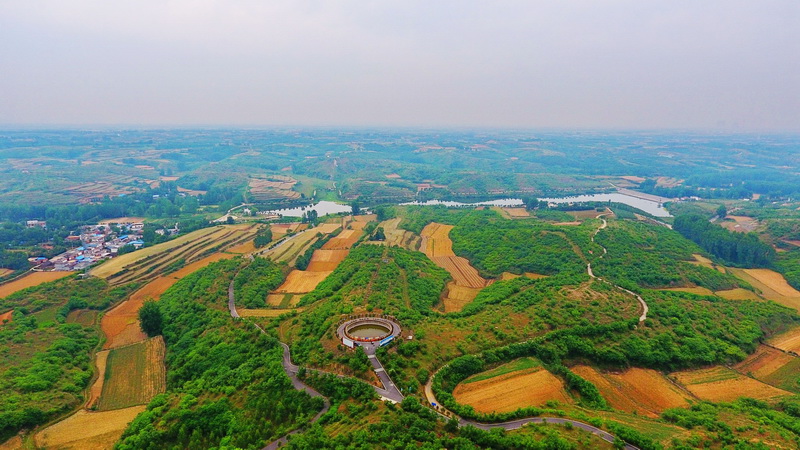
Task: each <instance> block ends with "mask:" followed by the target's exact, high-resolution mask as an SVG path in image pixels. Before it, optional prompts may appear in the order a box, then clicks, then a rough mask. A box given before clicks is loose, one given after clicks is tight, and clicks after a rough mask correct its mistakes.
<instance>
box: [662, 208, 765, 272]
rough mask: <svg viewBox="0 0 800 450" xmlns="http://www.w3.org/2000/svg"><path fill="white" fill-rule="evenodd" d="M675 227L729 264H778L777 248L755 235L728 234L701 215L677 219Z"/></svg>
mask: <svg viewBox="0 0 800 450" xmlns="http://www.w3.org/2000/svg"><path fill="white" fill-rule="evenodd" d="M673 227H674V229H675V230H676V231H677V232H679V233H681V234H682V235H684V236H685V237H686V238H688V239H691V240H692V241H694V242H696V243H697V245H699V246H700V247H702V248H703V249H704V250H706V251H707V252H709V253H711V254H712V255H714V256H716V257H718V258H720V259H722V260H723V261H725V262H726V263H727V264H731V265H737V266H745V267H771V266H772V265H773V263H774V261H775V249H773V248H772V247H770V246H769V245H767V244H765V243H763V242H761V241H760V240H759V239H758V236H756V235H755V234H752V233H734V232H731V231H728V230H726V229H725V228H722V227H719V226H717V225H714V224H713V223H711V222H709V221H708V220H707V219H706V218H705V217H703V216H701V215H699V214H687V215H682V216H678V217H676V218H675V224H674V225H673Z"/></svg>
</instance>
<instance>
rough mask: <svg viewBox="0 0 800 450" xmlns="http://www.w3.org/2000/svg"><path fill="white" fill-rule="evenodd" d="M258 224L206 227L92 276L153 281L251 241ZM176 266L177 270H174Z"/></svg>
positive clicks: (114, 261) (115, 281) (105, 266)
mask: <svg viewBox="0 0 800 450" xmlns="http://www.w3.org/2000/svg"><path fill="white" fill-rule="evenodd" d="M257 231H258V228H257V226H255V225H223V226H217V227H212V228H204V229H202V230H197V231H195V232H192V233H189V234H187V235H186V236H181V237H179V238H177V239H174V240H172V241H169V242H165V243H163V244H158V245H154V246H153V247H148V248H144V249H142V250H138V251H136V252H133V253H128V254H126V255H122V256H120V257H118V258H114V259H112V260H110V261H108V262H106V263H104V264H102V265H100V266H99V267H97V268H95V269H93V270H92V275H94V276H98V277H101V278H105V279H107V280H108V281H109V282H110V283H111V284H113V285H119V284H123V283H128V282H132V281H146V280H152V279H154V278H156V277H157V276H159V275H160V274H163V273H165V272H168V271H170V270H177V269H180V268H181V267H182V266H184V265H186V264H191V263H193V262H196V261H199V260H202V259H203V258H205V257H207V256H209V255H211V254H213V253H218V252H222V251H225V250H226V249H228V248H230V247H235V246H238V245H240V244H243V243H245V242H247V241H248V240H251V239H252V238H253V237H254V236H255V233H256V232H257ZM173 267H174V268H175V269H173Z"/></svg>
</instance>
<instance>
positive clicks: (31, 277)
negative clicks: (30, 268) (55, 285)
mask: <svg viewBox="0 0 800 450" xmlns="http://www.w3.org/2000/svg"><path fill="white" fill-rule="evenodd" d="M72 274H74V272H31V273H29V274H27V275H25V276H24V277H22V278H17V279H16V280H14V281H9V282H8V283H3V284H0V298H3V297H7V296H9V295H11V294H13V293H14V292H18V291H21V290H23V289H26V288H29V287H33V286H38V285H40V284H42V283H47V282H48V281H55V280H59V279H61V278H66V277H68V276H70V275H72Z"/></svg>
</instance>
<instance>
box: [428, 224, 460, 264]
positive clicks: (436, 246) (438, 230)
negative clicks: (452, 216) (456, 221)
mask: <svg viewBox="0 0 800 450" xmlns="http://www.w3.org/2000/svg"><path fill="white" fill-rule="evenodd" d="M452 229H453V226H452V225H442V224H440V223H436V222H433V223H429V224H428V225H425V228H423V229H422V249H423V252H424V253H425V255H426V256H428V258H430V259H433V258H436V257H438V256H456V254H455V253H453V241H451V240H450V230H452Z"/></svg>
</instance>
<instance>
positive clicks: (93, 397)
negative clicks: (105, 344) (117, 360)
mask: <svg viewBox="0 0 800 450" xmlns="http://www.w3.org/2000/svg"><path fill="white" fill-rule="evenodd" d="M108 353H109V350H102V351H99V352H97V354H96V355H95V359H94V364H95V366H96V367H97V378H96V379H95V380H94V383H93V384H92V387H91V388H89V399H88V400H86V408H91V407H93V406H96V404H97V401H98V400H99V399H100V394H101V393H102V392H103V383H104V382H105V380H106V361H108Z"/></svg>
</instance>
